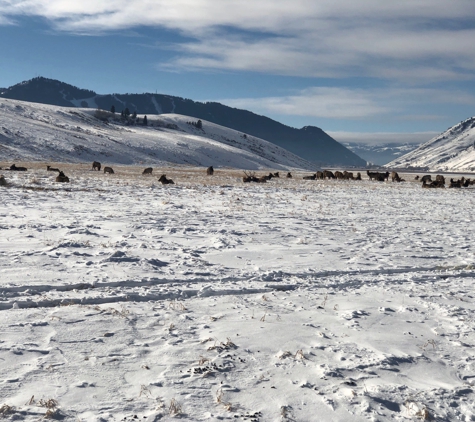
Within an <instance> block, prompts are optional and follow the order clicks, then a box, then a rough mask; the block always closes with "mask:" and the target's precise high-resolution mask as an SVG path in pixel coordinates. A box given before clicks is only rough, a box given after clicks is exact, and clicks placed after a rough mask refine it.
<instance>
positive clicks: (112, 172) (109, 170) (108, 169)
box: [104, 167, 114, 174]
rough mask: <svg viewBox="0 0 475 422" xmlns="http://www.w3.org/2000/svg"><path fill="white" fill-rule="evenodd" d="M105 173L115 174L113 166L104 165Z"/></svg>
mask: <svg viewBox="0 0 475 422" xmlns="http://www.w3.org/2000/svg"><path fill="white" fill-rule="evenodd" d="M104 173H109V174H114V170H112V167H104Z"/></svg>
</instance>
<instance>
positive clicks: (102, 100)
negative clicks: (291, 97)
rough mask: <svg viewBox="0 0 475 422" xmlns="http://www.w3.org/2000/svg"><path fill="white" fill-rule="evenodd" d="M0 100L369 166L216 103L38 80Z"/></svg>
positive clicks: (323, 139) (325, 138)
mask: <svg viewBox="0 0 475 422" xmlns="http://www.w3.org/2000/svg"><path fill="white" fill-rule="evenodd" d="M0 98H10V99H15V100H22V101H28V102H37V103H42V104H50V105H58V106H62V107H76V108H77V107H83V108H86V107H87V108H100V109H103V110H110V109H111V107H112V106H114V107H115V108H116V110H117V111H118V112H120V111H121V110H125V109H126V108H128V109H129V111H130V112H134V111H135V112H137V113H139V114H163V113H165V114H170V113H176V114H181V115H186V116H191V117H194V118H197V119H203V120H207V121H209V122H212V123H215V124H218V125H220V126H225V127H228V128H230V129H234V130H237V131H240V132H243V133H247V134H249V135H252V136H255V137H257V138H261V139H265V140H267V141H269V142H271V143H273V144H276V145H278V146H280V147H282V148H284V149H286V150H288V151H290V152H292V153H294V154H296V155H298V156H300V157H305V159H306V160H308V161H311V162H313V163H314V164H315V165H317V166H338V165H342V166H347V167H364V166H366V164H367V163H366V161H365V160H363V159H362V158H361V157H359V156H358V155H357V154H355V153H354V152H352V151H350V150H349V149H348V148H346V147H345V146H343V145H342V144H340V143H339V142H337V141H336V140H335V139H333V138H332V137H331V136H330V135H328V134H327V133H325V132H324V131H323V130H322V129H320V128H318V127H315V126H305V127H303V128H301V129H297V128H292V127H290V126H286V125H284V124H282V123H279V122H277V121H275V120H272V119H270V118H269V117H266V116H260V115H257V114H255V113H252V112H250V111H247V110H242V109H237V108H232V107H229V106H226V105H223V104H220V103H218V102H206V103H202V102H197V101H193V100H190V99H185V98H181V97H176V96H170V95H164V94H152V93H144V94H117V93H115V94H105V95H103V94H97V93H95V92H94V91H91V90H87V89H82V88H77V87H75V86H72V85H69V84H67V83H64V82H61V81H57V80H53V79H48V78H44V77H36V78H33V79H31V80H29V81H24V82H21V83H19V84H16V85H13V86H11V87H9V88H6V89H4V90H2V91H1V92H0Z"/></svg>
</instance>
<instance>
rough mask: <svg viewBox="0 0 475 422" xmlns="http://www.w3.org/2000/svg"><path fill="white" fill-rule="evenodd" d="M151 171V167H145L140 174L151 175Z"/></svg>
mask: <svg viewBox="0 0 475 422" xmlns="http://www.w3.org/2000/svg"><path fill="white" fill-rule="evenodd" d="M152 170H153V168H152V167H147V168H146V169H145V170H144V171H143V172H142V174H152Z"/></svg>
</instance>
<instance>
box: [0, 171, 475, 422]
mask: <svg viewBox="0 0 475 422" xmlns="http://www.w3.org/2000/svg"><path fill="white" fill-rule="evenodd" d="M56 165H57V166H60V167H61V169H63V170H64V171H65V173H66V174H67V175H68V176H69V177H70V179H71V183H69V184H58V183H55V182H54V177H55V175H56V173H53V174H51V172H47V171H46V169H45V165H43V164H40V163H38V164H34V165H29V167H30V170H29V171H27V172H9V171H5V172H3V174H4V175H5V177H6V179H7V181H8V182H9V183H10V186H8V187H0V198H1V201H0V230H1V236H0V315H1V318H0V373H1V378H0V415H1V414H2V413H1V412H4V413H3V414H4V415H5V418H6V420H28V421H37V420H40V419H41V418H42V417H43V416H44V415H45V414H46V413H47V412H49V413H50V415H51V417H54V418H56V419H62V420H72V421H73V420H74V421H122V420H128V421H130V420H144V421H158V420H165V421H170V420H186V421H218V420H219V421H221V420H233V421H236V420H237V421H244V420H247V421H251V420H254V421H262V422H264V421H269V422H270V421H389V420H391V421H392V420H396V421H406V420H415V419H423V418H424V417H427V418H429V417H430V418H431V419H432V420H439V421H448V420H450V421H452V420H474V418H475V409H474V398H475V394H474V393H473V386H472V384H473V382H475V367H474V362H475V352H474V348H473V346H474V344H475V331H474V329H475V319H474V316H475V314H474V296H475V292H474V285H475V282H474V281H475V279H474V276H475V267H474V252H475V249H474V245H473V239H474V238H475V233H474V232H475V224H474V221H473V220H474V218H473V209H474V206H475V192H474V189H472V188H468V189H458V190H457V189H443V190H442V189H421V187H420V185H419V184H417V183H414V182H405V183H399V184H396V183H394V184H393V183H391V182H387V183H378V182H370V181H368V180H363V181H360V182H357V181H344V182H343V181H336V182H335V181H303V180H302V176H303V175H304V174H303V173H294V178H293V179H284V178H279V179H272V180H271V181H269V182H268V183H266V184H244V183H242V180H241V177H242V175H243V174H242V171H237V170H236V171H231V170H218V171H217V172H216V174H215V175H214V176H206V175H205V171H204V168H192V167H173V168H154V173H155V174H154V175H153V176H142V175H141V171H142V169H143V167H134V166H122V167H121V166H115V171H116V174H114V175H104V174H103V173H101V172H94V171H92V170H90V163H87V164H77V165H66V164H64V165H61V164H58V163H56ZM161 173H166V175H167V177H169V178H172V179H174V181H175V185H167V186H162V185H161V184H159V183H158V182H157V178H158V177H157V176H159V175H160V174H161ZM407 180H409V179H407ZM51 399H52V400H55V402H52V401H51ZM48 403H49V405H50V406H52V408H50V409H48V408H47V407H45V406H47V405H48ZM55 403H56V404H55ZM2 406H3V407H2ZM174 411H175V412H178V413H179V414H178V415H176V414H174ZM135 416H136V418H135V419H134V417H135Z"/></svg>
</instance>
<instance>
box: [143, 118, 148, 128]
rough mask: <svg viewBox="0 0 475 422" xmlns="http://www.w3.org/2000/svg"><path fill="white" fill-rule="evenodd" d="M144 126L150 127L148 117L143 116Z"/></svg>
mask: <svg viewBox="0 0 475 422" xmlns="http://www.w3.org/2000/svg"><path fill="white" fill-rule="evenodd" d="M143 125H144V126H147V125H148V120H147V116H143Z"/></svg>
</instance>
